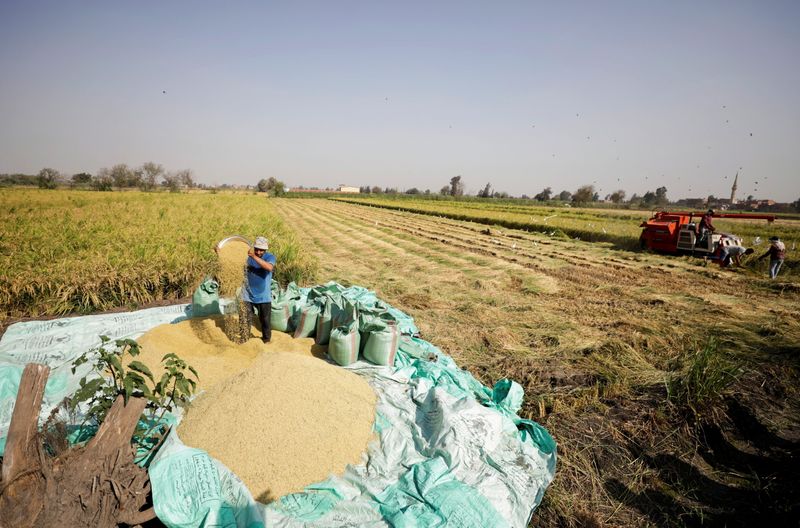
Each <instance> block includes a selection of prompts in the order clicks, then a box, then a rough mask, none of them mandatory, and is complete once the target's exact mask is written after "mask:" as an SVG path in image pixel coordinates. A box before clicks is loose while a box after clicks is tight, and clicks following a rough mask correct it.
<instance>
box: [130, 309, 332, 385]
mask: <svg viewBox="0 0 800 528" xmlns="http://www.w3.org/2000/svg"><path fill="white" fill-rule="evenodd" d="M223 326H224V322H223V320H222V317H221V316H214V317H206V318H202V319H190V320H188V321H182V322H180V323H176V324H164V325H159V326H156V327H155V328H153V329H151V330H150V331H148V332H147V333H145V334H144V335H142V336H141V337H140V338H139V339H137V341H138V343H139V345H140V347H141V352H140V354H139V356H137V357H136V359H137V360H139V361H141V362H142V363H144V364H145V365H147V366H148V367H149V368H150V370H151V371H152V372H153V375H154V376H155V377H156V379H159V378H160V377H161V373H162V372H163V367H162V365H161V358H163V357H164V355H165V354H169V353H173V354H177V355H178V356H179V357H180V358H181V359H183V360H184V361H186V362H187V363H188V364H189V365H191V366H192V367H194V369H195V370H196V371H197V372H198V374H199V375H200V380H199V382H198V384H197V388H198V390H200V389H209V388H211V387H213V386H214V385H217V384H218V383H221V382H224V381H225V380H227V379H228V378H230V377H231V376H235V375H236V374H239V373H240V372H242V371H243V370H244V369H246V368H247V367H249V366H250V365H251V364H252V363H253V361H255V359H256V358H257V357H258V355H259V354H261V353H263V352H269V351H272V350H280V351H281V352H291V353H294V354H302V355H306V356H311V355H316V356H317V357H324V356H325V351H324V349H323V348H322V347H320V346H317V345H315V344H314V340H313V339H312V338H310V337H306V338H302V339H292V337H291V336H289V335H288V334H285V333H283V332H273V334H272V341H271V342H270V343H267V344H264V343H262V342H261V339H259V338H258V337H256V336H257V335H260V333H258V332H256V331H255V328H251V334H250V336H251V337H250V339H249V340H248V341H247V342H246V343H244V344H240V345H237V344H234V343H232V342H231V341H230V340H229V339H228V338H227V337H226V336H225V332H224V331H223ZM187 374H188V373H187Z"/></svg>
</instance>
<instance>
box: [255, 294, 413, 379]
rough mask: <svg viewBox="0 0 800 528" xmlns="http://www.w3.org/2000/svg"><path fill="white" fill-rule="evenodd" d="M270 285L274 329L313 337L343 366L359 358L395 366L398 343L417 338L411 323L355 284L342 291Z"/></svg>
mask: <svg viewBox="0 0 800 528" xmlns="http://www.w3.org/2000/svg"><path fill="white" fill-rule="evenodd" d="M276 286H277V285H273V288H274V289H273V291H274V292H275V294H274V295H273V300H272V314H271V318H270V321H271V324H272V329H273V330H279V331H282V332H287V333H291V334H293V335H294V337H296V338H300V337H314V338H315V341H316V343H317V344H319V345H328V355H329V356H330V357H331V359H333V360H334V361H335V362H336V363H338V364H339V365H342V366H347V365H350V364H353V363H355V362H356V361H358V359H359V355H360V356H362V357H363V358H364V359H366V360H367V361H369V362H371V363H374V364H376V365H387V366H391V365H394V363H395V357H396V355H397V350H398V347H399V346H400V342H401V339H403V340H404V341H406V342H409V338H410V337H411V336H415V335H418V331H417V327H416V326H415V325H414V322H413V319H411V318H410V317H409V316H407V315H406V314H404V313H402V312H400V311H399V310H396V309H394V308H392V307H391V306H389V305H387V304H386V303H384V302H382V301H380V300H379V299H378V298H377V297H376V296H375V294H374V293H373V292H371V291H369V290H367V289H365V288H361V287H358V286H352V287H350V288H344V287H343V286H341V285H339V284H337V283H335V282H329V283H327V284H325V285H323V286H317V287H315V288H311V289H305V288H299V287H298V286H297V285H296V284H294V283H290V284H289V285H288V286H287V287H286V289H285V290H281V289H279V288H277V287H276Z"/></svg>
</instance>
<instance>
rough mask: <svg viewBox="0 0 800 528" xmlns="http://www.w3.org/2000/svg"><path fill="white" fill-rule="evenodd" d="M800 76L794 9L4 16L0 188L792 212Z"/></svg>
mask: <svg viewBox="0 0 800 528" xmlns="http://www.w3.org/2000/svg"><path fill="white" fill-rule="evenodd" d="M798 57H800V2H659V3H656V2H650V1H639V2H413V1H402V2H401V1H397V2H375V1H372V2H366V1H365V2H335V1H329V2H302V1H297V2H280V3H278V2H252V3H242V2H179V1H162V2H108V1H104V2H35V1H34V2H9V1H3V2H1V3H0V172H16V171H21V172H28V173H31V172H36V171H38V170H39V169H40V168H42V167H45V166H52V167H54V168H56V169H59V170H62V171H64V172H67V173H70V174H71V173H74V172H78V171H82V170H87V171H89V172H92V173H94V172H95V171H96V170H97V169H98V168H100V167H103V166H110V165H112V164H114V163H120V162H121V163H128V164H130V165H139V164H141V163H142V162H144V161H148V160H153V161H156V162H159V163H162V164H164V165H165V166H167V167H168V168H172V169H181V168H191V169H193V170H194V172H195V174H196V178H197V180H198V181H200V182H204V183H217V184H220V183H241V184H246V183H250V184H255V183H256V182H257V181H258V180H259V179H260V178H265V177H269V176H275V177H277V178H278V179H281V180H283V181H285V182H286V183H287V184H289V185H290V186H297V185H306V186H312V185H317V186H323V187H324V186H333V185H336V184H338V183H346V184H350V185H380V186H395V187H399V188H400V189H406V188H409V187H419V188H421V189H425V188H430V189H432V190H434V191H436V190H438V189H439V188H441V187H442V186H443V185H444V184H446V183H447V182H448V181H449V179H450V178H451V177H452V176H455V175H458V174H460V175H462V177H463V180H464V181H465V183H466V188H467V190H468V191H472V192H475V191H477V190H479V189H481V188H482V187H483V186H484V185H485V184H486V182H491V183H492V185H493V187H494V188H495V189H496V190H505V191H508V192H511V193H513V194H517V195H519V194H522V193H526V194H529V195H533V194H535V193H537V192H539V191H540V190H541V189H542V188H543V187H545V186H550V187H552V188H553V190H554V191H556V192H558V191H560V190H562V189H567V190H570V191H573V190H575V189H576V188H577V187H578V186H580V185H582V184H587V183H593V182H597V183H596V186H597V187H598V188H600V189H601V191H600V192H601V194H603V195H605V194H606V193H608V192H611V191H612V190H614V189H617V188H623V189H625V190H626V191H627V192H628V194H629V195H630V194H632V193H634V192H637V193H639V194H641V193H643V192H645V191H647V190H652V189H655V188H656V187H658V186H660V185H665V186H666V187H667V189H668V190H669V196H670V197H671V198H677V197H684V196H706V195H708V194H709V193H713V194H715V195H718V196H727V195H728V193H729V192H730V183H731V181H732V178H733V176H734V174H735V173H736V171H737V170H738V169H739V167H742V169H741V174H740V185H739V195H740V196H746V195H747V194H754V195H756V196H757V197H764V198H766V197H771V198H774V199H778V200H786V201H793V200H795V199H797V198H800V171H799V170H798V167H800V104H798V94H800V67H798ZM163 91H166V93H163ZM751 134H752V135H751ZM755 182H758V183H757V184H756V183H755ZM756 189H757V190H756Z"/></svg>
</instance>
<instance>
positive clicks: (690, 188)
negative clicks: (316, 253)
mask: <svg viewBox="0 0 800 528" xmlns="http://www.w3.org/2000/svg"><path fill="white" fill-rule="evenodd" d="M161 93H162V94H163V95H166V93H167V91H166V90H162V91H161ZM383 100H384V102H385V103H388V102H389V98H388V97H384V99H383ZM727 108H728V107H727V105H722V109H723V110H726V109H727ZM575 117H576V118H578V119H580V117H581V114H580V113H576V114H575ZM725 124H726V125H727V124H730V119H726V120H725ZM449 128H453V125H452V124H451V125H449ZM531 128H536V124H531ZM749 134H750V136H749V137H753V133H752V132H750V133H749ZM591 139H592V138H591V136H586V140H587V141H591ZM612 142H614V143H616V142H617V140H616V138H612ZM707 149H708V150H711V145H708V146H707ZM552 157H553V158H554V159H555V157H556V155H555V153H553V154H552ZM616 161H619V156H617V157H616ZM697 168H698V169H699V168H700V165H699V164H698V165H697ZM741 172H742V167H739V170H738V171H737V173H736V174H737V175H739V174H740V173H741ZM664 177H665V174H662V175H661V178H662V181H663V178H664ZM644 179H645V180H646V181H647V180H648V177H647V176H645V177H644ZM680 179H681V178H680V176H677V177H676V180H680ZM724 179H726V180H727V179H728V177H727V176H724ZM763 179H764V180H767V179H768V177H767V176H764V178H763ZM617 182H618V183H621V182H622V178H619V177H618V178H617ZM754 183H755V187H754V188H753V192H758V181H756V182H754ZM592 184H597V180H594V181H593V182H592ZM602 190H603V189H602V188H599V189H597V191H598V192H600V191H602ZM688 191H689V192H692V187H691V186H689V187H688Z"/></svg>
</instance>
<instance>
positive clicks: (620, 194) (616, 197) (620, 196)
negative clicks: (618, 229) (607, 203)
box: [608, 189, 625, 204]
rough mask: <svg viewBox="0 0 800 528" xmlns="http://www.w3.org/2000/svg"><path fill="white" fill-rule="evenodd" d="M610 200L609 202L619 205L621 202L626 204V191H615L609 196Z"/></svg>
mask: <svg viewBox="0 0 800 528" xmlns="http://www.w3.org/2000/svg"><path fill="white" fill-rule="evenodd" d="M608 198H609V200H611V201H612V202H614V203H615V204H618V203H620V202H624V201H625V191H623V190H622V189H620V190H618V191H614V192H613V193H611V194H609V195H608Z"/></svg>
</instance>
